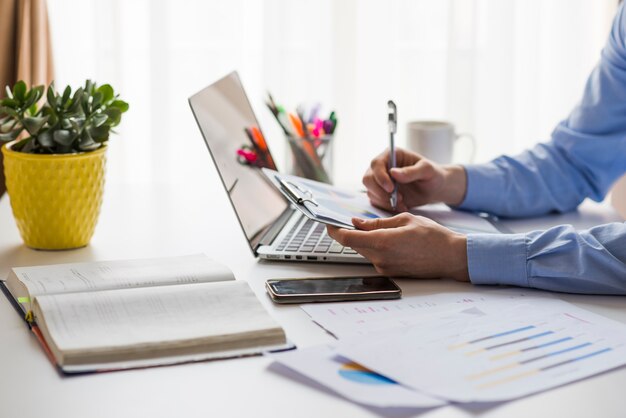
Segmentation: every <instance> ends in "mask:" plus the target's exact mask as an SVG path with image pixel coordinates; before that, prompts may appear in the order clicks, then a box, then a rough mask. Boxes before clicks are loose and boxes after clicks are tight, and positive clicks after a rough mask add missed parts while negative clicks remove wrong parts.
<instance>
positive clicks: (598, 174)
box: [460, 4, 626, 217]
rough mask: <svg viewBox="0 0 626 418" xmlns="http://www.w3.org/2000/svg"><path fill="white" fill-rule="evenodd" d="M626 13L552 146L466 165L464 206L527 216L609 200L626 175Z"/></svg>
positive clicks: (619, 16)
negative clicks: (625, 174) (620, 180)
mask: <svg viewBox="0 0 626 418" xmlns="http://www.w3.org/2000/svg"><path fill="white" fill-rule="evenodd" d="M625 29H626V13H624V5H623V4H622V5H620V8H619V10H618V13H617V15H616V17H615V19H614V21H613V28H612V30H611V34H610V36H609V39H608V42H607V44H606V45H605V47H604V49H603V50H602V54H601V58H600V61H599V63H598V65H597V66H596V67H595V68H594V70H593V72H592V73H591V75H590V76H589V79H588V80H587V84H586V86H585V90H584V93H583V97H582V99H581V101H580V103H578V105H577V106H576V107H575V108H574V110H573V111H572V112H571V113H570V115H569V117H568V118H567V119H565V120H564V121H562V122H561V123H559V124H558V126H557V127H556V128H555V129H554V131H553V132H552V137H551V139H550V141H549V142H546V143H542V144H539V145H537V146H535V147H534V148H532V149H530V150H527V151H525V152H523V153H522V154H520V155H517V156H514V157H509V156H502V157H499V158H496V159H495V160H493V161H491V162H488V163H485V164H475V165H467V166H465V170H466V173H467V191H466V195H465V199H464V201H463V202H462V203H461V205H460V208H462V209H467V210H476V211H484V212H489V213H492V214H495V215H499V216H506V217H522V216H535V215H542V214H546V213H549V212H566V211H569V210H572V209H575V208H576V207H577V206H578V205H579V204H580V203H581V202H582V201H583V200H584V199H585V198H591V199H593V200H596V201H601V200H602V199H604V197H605V196H606V194H607V192H608V190H609V189H610V187H611V186H612V184H613V183H614V182H615V181H616V180H617V179H618V178H619V177H620V176H621V175H622V174H624V172H626V42H625V39H626V37H625V34H624V33H625Z"/></svg>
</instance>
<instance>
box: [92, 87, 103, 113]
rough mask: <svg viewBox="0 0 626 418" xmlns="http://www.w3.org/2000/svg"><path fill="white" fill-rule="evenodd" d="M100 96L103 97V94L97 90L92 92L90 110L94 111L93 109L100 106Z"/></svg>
mask: <svg viewBox="0 0 626 418" xmlns="http://www.w3.org/2000/svg"><path fill="white" fill-rule="evenodd" d="M102 97H104V96H103V95H102V93H100V92H99V91H97V92H95V93H94V95H93V101H92V102H91V110H92V111H94V110H96V109H97V108H99V107H100V105H101V104H102Z"/></svg>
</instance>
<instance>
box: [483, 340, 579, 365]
mask: <svg viewBox="0 0 626 418" xmlns="http://www.w3.org/2000/svg"><path fill="white" fill-rule="evenodd" d="M570 340H572V337H565V338H561V339H558V340H554V341H548V342H547V343H543V344H538V345H533V346H532V347H525V348H521V349H519V350H513V351H507V352H506V353H502V354H498V355H495V356H491V357H489V359H490V360H500V359H503V358H505V357H510V356H514V355H516V354H521V353H525V352H526V351H531V350H538V349H540V348H545V347H549V346H551V345H556V344H560V343H564V342H565V341H570Z"/></svg>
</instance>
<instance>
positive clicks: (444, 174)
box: [363, 148, 467, 212]
mask: <svg viewBox="0 0 626 418" xmlns="http://www.w3.org/2000/svg"><path fill="white" fill-rule="evenodd" d="M396 162H397V166H398V167H397V168H392V169H391V170H389V168H388V167H389V150H386V151H385V152H383V153H382V154H380V155H379V156H378V157H376V158H374V159H373V160H372V163H371V165H370V168H369V169H368V170H367V172H366V173H365V175H364V176H363V184H364V185H365V187H366V188H367V195H368V197H369V199H370V201H371V202H372V204H373V205H375V206H378V207H380V208H383V209H386V210H391V205H390V203H389V197H390V196H391V192H392V191H393V181H392V178H393V180H395V181H396V183H397V184H398V205H397V210H398V211H400V212H405V211H407V210H409V209H410V208H412V207H415V206H420V205H424V204H426V203H435V202H443V203H447V204H449V205H453V206H454V205H459V204H460V203H461V202H462V201H463V198H464V197H465V190H466V188H467V178H466V175H465V169H463V167H461V166H459V165H446V166H442V165H439V164H436V163H434V162H432V161H430V160H427V159H426V158H423V157H422V156H421V155H419V154H416V153H414V152H411V151H407V150H404V149H401V148H398V149H396Z"/></svg>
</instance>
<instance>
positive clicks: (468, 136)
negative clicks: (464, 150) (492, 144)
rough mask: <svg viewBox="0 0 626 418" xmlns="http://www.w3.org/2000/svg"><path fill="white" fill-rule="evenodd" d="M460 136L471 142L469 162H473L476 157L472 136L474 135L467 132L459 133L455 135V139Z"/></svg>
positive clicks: (474, 141) (474, 140)
mask: <svg viewBox="0 0 626 418" xmlns="http://www.w3.org/2000/svg"><path fill="white" fill-rule="evenodd" d="M461 138H467V139H469V140H470V143H471V144H472V152H471V153H470V159H469V162H470V163H473V162H474V158H475V157H476V139H475V138H474V135H472V134H468V133H460V134H457V135H456V139H457V140H459V139H461Z"/></svg>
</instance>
